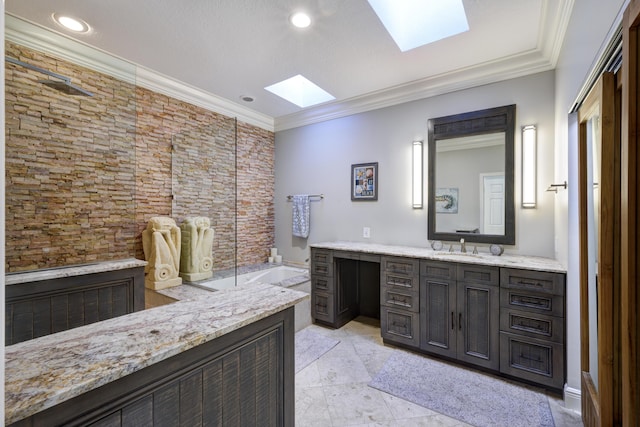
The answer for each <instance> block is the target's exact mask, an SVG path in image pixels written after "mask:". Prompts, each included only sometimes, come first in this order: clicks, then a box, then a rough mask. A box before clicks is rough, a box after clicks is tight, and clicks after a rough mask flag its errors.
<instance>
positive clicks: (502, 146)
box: [428, 105, 516, 245]
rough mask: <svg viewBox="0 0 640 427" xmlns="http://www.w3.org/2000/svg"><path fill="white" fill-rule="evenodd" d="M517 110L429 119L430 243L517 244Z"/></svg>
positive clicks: (492, 109) (509, 109) (504, 109)
mask: <svg viewBox="0 0 640 427" xmlns="http://www.w3.org/2000/svg"><path fill="white" fill-rule="evenodd" d="M515 114H516V106H515V105H506V106H503V107H496V108H489V109H486V110H478V111H472V112H468V113H463V114H456V115H452V116H446V117H438V118H435V119H429V122H428V125H429V147H428V153H429V154H428V179H429V182H428V213H429V227H428V229H429V239H430V240H444V241H459V240H460V239H465V242H471V243H496V244H504V245H513V244H515V240H516V235H515V204H514V163H513V162H514V139H515Z"/></svg>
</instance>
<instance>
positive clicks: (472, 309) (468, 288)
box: [456, 282, 500, 370]
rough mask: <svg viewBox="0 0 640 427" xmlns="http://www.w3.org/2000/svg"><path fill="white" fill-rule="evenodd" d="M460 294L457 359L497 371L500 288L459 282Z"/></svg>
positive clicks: (498, 364)
mask: <svg viewBox="0 0 640 427" xmlns="http://www.w3.org/2000/svg"><path fill="white" fill-rule="evenodd" d="M457 297H458V300H457V302H458V319H456V321H457V329H458V331H457V332H458V338H457V339H458V342H457V347H458V348H457V350H458V351H457V357H458V359H459V360H462V361H465V362H468V363H473V364H474V365H478V366H482V367H485V368H489V369H493V370H498V368H499V366H500V359H499V357H500V347H499V339H500V335H499V330H500V325H499V320H500V307H499V306H500V304H499V302H500V300H499V288H498V287H497V286H493V285H480V284H475V283H466V282H460V283H458V295H457Z"/></svg>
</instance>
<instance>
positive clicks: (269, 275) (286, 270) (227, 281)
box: [196, 265, 309, 291]
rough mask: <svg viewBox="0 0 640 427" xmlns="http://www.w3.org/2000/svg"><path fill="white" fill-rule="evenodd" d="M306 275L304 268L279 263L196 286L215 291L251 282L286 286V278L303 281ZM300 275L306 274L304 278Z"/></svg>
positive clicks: (307, 273)
mask: <svg viewBox="0 0 640 427" xmlns="http://www.w3.org/2000/svg"><path fill="white" fill-rule="evenodd" d="M308 275H309V271H308V270H306V269H303V268H296V267H289V266H286V265H280V266H277V267H272V268H268V269H266V270H259V271H253V272H251V273H245V274H240V275H238V276H237V277H234V276H231V277H225V278H223V279H215V280H208V281H204V282H198V283H197V284H196V286H198V287H203V288H206V289H210V290H215V291H220V290H223V289H229V288H233V287H235V286H250V285H251V284H253V283H268V284H270V285H277V286H285V287H288V286H286V281H287V280H289V279H293V278H294V277H300V281H301V282H303V281H306V280H309V278H308ZM302 276H306V279H305V278H304V277H302ZM236 279H237V282H236Z"/></svg>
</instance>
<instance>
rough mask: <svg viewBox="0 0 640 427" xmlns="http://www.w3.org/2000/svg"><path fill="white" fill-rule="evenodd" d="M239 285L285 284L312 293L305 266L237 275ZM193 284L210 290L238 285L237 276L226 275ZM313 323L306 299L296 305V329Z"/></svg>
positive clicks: (309, 306)
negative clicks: (221, 277)
mask: <svg viewBox="0 0 640 427" xmlns="http://www.w3.org/2000/svg"><path fill="white" fill-rule="evenodd" d="M237 280H238V281H237V286H243V287H247V286H251V285H252V284H254V283H269V284H271V285H276V286H283V287H286V288H289V289H293V290H296V291H302V292H305V293H307V294H311V281H310V280H309V270H307V269H304V268H296V267H290V266H286V265H279V266H274V267H271V268H268V269H266V270H259V271H254V272H251V273H245V274H240V275H238V277H237ZM191 285H194V286H197V287H200V288H204V289H207V290H210V291H219V290H223V289H230V288H233V287H235V286H236V277H233V276H232V277H226V278H223V279H215V280H208V281H202V282H197V283H191ZM310 324H311V300H310V299H305V300H304V301H301V302H299V303H297V304H296V305H295V330H296V332H298V331H300V330H302V329H304V328H306V327H307V326H309V325H310Z"/></svg>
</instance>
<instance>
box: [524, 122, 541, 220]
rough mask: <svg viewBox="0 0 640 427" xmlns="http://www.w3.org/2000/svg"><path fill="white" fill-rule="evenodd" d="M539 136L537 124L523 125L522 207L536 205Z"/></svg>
mask: <svg viewBox="0 0 640 427" xmlns="http://www.w3.org/2000/svg"><path fill="white" fill-rule="evenodd" d="M537 151H538V150H537V136H536V127H535V125H527V126H523V127H522V207H523V208H525V209H531V208H535V207H536V181H537V176H536V175H537V171H536V169H537V164H536V163H537V162H536V157H537Z"/></svg>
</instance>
